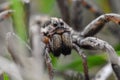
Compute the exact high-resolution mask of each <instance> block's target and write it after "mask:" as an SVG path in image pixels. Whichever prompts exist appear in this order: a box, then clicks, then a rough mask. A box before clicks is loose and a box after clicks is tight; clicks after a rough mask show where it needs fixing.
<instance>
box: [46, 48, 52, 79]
mask: <svg viewBox="0 0 120 80" xmlns="http://www.w3.org/2000/svg"><path fill="white" fill-rule="evenodd" d="M44 56H45V62H46V65H47V68H48V72H49V77H50V80H53V76H54V71H53V67H52V63H51V59H50V55H49V49H48V48H46V49H45V54H44Z"/></svg>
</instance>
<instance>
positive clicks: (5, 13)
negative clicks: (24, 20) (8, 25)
mask: <svg viewBox="0 0 120 80" xmlns="http://www.w3.org/2000/svg"><path fill="white" fill-rule="evenodd" d="M12 13H13V10H5V11H3V12H1V13H0V21H3V20H4V19H6V18H8V17H9V16H11V14H12Z"/></svg>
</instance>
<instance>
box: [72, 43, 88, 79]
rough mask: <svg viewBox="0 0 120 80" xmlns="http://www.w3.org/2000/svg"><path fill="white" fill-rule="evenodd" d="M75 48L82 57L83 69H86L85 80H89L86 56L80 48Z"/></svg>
mask: <svg viewBox="0 0 120 80" xmlns="http://www.w3.org/2000/svg"><path fill="white" fill-rule="evenodd" d="M73 48H74V49H75V50H76V51H77V52H78V54H79V55H80V56H81V58H82V64H83V68H84V76H85V80H89V74H88V65H87V59H86V56H85V55H84V54H83V51H82V50H81V49H80V48H79V46H77V45H76V44H73Z"/></svg>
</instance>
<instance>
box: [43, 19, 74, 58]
mask: <svg viewBox="0 0 120 80" xmlns="http://www.w3.org/2000/svg"><path fill="white" fill-rule="evenodd" d="M43 29H44V31H43V33H44V42H45V43H46V44H47V45H49V48H50V50H51V52H52V53H53V55H54V56H56V57H58V56H60V54H61V53H62V54H63V55H68V54H70V53H71V49H72V39H71V33H70V31H69V28H68V25H67V24H65V22H64V21H63V20H62V19H60V18H51V19H50V20H48V21H47V22H46V23H45V26H44V27H43Z"/></svg>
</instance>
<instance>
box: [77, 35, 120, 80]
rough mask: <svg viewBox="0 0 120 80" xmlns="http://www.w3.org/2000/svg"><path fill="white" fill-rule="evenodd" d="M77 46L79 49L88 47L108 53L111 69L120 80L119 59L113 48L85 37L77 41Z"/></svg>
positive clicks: (100, 41)
mask: <svg viewBox="0 0 120 80" xmlns="http://www.w3.org/2000/svg"><path fill="white" fill-rule="evenodd" d="M77 44H79V46H80V47H82V48H84V49H87V48H88V47H89V48H90V47H91V48H90V50H91V49H95V50H103V51H106V52H107V53H108V56H109V57H108V58H109V61H110V62H111V66H112V68H113V71H114V73H115V75H116V77H117V78H118V79H120V63H119V62H120V59H119V57H118V55H117V53H116V52H115V50H114V48H113V47H112V46H111V45H109V44H108V43H107V42H105V41H103V40H100V39H98V38H94V37H87V38H84V39H82V40H80V39H79V40H78V41H77Z"/></svg>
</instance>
